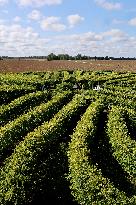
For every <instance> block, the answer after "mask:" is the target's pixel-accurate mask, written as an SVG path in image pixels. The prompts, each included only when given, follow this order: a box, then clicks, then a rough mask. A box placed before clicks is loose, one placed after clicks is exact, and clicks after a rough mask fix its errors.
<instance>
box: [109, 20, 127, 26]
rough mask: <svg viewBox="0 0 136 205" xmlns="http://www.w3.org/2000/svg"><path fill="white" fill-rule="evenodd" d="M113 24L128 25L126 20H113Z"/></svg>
mask: <svg viewBox="0 0 136 205" xmlns="http://www.w3.org/2000/svg"><path fill="white" fill-rule="evenodd" d="M112 23H113V24H116V25H118V24H124V23H126V21H125V20H119V19H113V21H112Z"/></svg>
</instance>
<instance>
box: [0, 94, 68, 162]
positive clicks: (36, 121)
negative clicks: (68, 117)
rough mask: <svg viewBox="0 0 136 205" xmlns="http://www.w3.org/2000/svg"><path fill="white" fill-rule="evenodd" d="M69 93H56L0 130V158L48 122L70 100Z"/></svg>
mask: <svg viewBox="0 0 136 205" xmlns="http://www.w3.org/2000/svg"><path fill="white" fill-rule="evenodd" d="M70 94H71V93H70V92H69V91H67V92H64V93H60V94H59V93H58V94H57V95H56V96H55V97H53V98H52V99H51V100H50V101H48V102H47V103H42V104H41V105H39V106H37V107H35V108H34V109H33V110H30V111H29V112H27V113H26V114H23V115H21V116H20V117H19V118H17V119H16V120H14V121H12V122H11V123H9V124H7V125H6V126H4V127H1V129H0V158H5V156H6V155H7V154H8V152H9V151H10V150H11V149H13V148H14V147H15V145H16V143H17V142H18V141H19V140H22V138H23V137H24V136H25V135H26V134H27V133H28V132H30V131H32V130H33V129H34V128H35V127H37V126H39V125H40V124H41V123H43V122H44V121H47V120H49V119H50V118H51V117H52V115H54V114H55V113H56V112H58V110H59V109H60V108H61V107H62V106H63V104H64V103H66V102H67V101H68V100H69V98H70Z"/></svg>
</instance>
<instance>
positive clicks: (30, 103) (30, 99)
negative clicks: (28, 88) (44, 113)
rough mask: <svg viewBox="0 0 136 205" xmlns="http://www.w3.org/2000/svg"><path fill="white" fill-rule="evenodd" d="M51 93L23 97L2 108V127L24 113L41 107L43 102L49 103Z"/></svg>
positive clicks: (0, 122) (0, 112)
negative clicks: (38, 106)
mask: <svg viewBox="0 0 136 205" xmlns="http://www.w3.org/2000/svg"><path fill="white" fill-rule="evenodd" d="M48 98H49V93H48V92H47V91H38V92H33V93H29V94H26V95H24V96H21V97H19V98H17V99H15V100H13V101H12V102H11V103H9V104H7V105H2V106H1V107H0V120H1V121H0V125H2V126H3V125H4V124H6V123H7V122H8V121H12V120H14V119H15V118H17V116H19V115H21V114H22V113H23V112H24V111H25V112H27V111H28V110H29V109H30V108H33V107H35V106H36V105H39V104H40V103H41V102H47V100H48Z"/></svg>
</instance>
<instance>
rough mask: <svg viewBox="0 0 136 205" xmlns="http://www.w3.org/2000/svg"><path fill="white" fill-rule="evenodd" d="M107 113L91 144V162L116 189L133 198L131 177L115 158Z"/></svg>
mask: <svg viewBox="0 0 136 205" xmlns="http://www.w3.org/2000/svg"><path fill="white" fill-rule="evenodd" d="M106 122H107V113H106V112H103V113H102V114H101V116H100V119H99V122H98V125H97V127H98V130H97V133H96V136H95V138H94V140H93V142H92V143H91V144H89V149H90V157H91V161H92V163H94V164H97V167H98V168H99V169H101V171H102V174H103V176H104V177H106V178H109V179H110V181H111V182H112V183H113V184H114V186H115V187H116V188H118V189H119V190H120V191H123V192H125V193H126V195H127V196H128V197H131V196H132V195H134V194H135V193H136V187H134V185H133V184H132V183H131V182H130V181H129V180H128V178H129V175H128V174H127V173H126V172H125V171H124V170H123V168H122V167H121V165H120V164H119V163H118V162H117V160H116V159H115V158H114V157H113V153H112V148H111V145H110V143H109V139H108V136H107V135H106Z"/></svg>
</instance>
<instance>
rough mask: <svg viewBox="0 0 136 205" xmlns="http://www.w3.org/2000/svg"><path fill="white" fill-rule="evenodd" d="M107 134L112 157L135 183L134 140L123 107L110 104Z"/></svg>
mask: <svg viewBox="0 0 136 205" xmlns="http://www.w3.org/2000/svg"><path fill="white" fill-rule="evenodd" d="M107 134H108V136H109V142H110V144H111V146H112V150H113V155H114V157H115V158H116V159H117V161H118V162H119V163H120V164H121V166H122V167H123V169H124V170H125V171H126V172H127V173H128V174H129V175H130V178H131V180H132V181H134V183H135V185H136V169H135V167H136V142H135V140H132V139H131V138H130V136H129V133H128V128H127V124H126V122H125V110H124V109H123V108H121V107H117V106H112V109H111V111H110V113H109V116H108V123H107Z"/></svg>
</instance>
